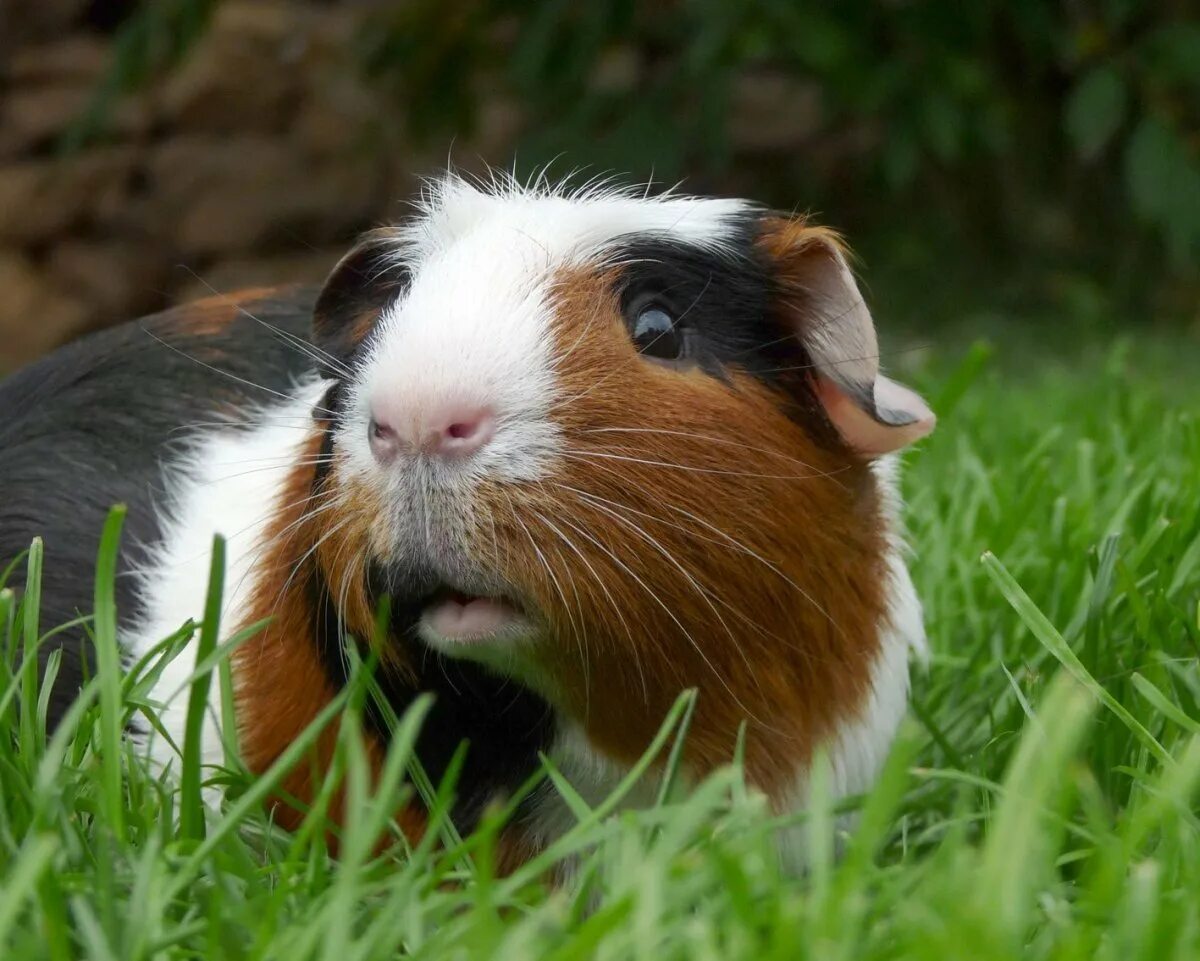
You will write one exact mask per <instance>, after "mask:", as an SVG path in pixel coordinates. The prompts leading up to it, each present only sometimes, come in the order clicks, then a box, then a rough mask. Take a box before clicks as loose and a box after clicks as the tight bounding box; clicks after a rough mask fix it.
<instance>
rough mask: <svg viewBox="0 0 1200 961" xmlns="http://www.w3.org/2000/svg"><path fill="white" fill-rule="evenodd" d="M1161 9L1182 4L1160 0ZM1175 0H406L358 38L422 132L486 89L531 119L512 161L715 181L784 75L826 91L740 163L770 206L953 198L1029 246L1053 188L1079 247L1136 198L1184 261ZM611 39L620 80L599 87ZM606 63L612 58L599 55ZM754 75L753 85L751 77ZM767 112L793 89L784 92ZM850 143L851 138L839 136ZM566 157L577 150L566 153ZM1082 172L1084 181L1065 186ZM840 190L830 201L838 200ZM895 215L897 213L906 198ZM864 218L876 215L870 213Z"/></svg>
mask: <svg viewBox="0 0 1200 961" xmlns="http://www.w3.org/2000/svg"><path fill="white" fill-rule="evenodd" d="M1172 7H1174V8H1175V9H1174V10H1173V9H1172ZM1186 10H1187V5H1186V4H1175V5H1171V4H1163V5H1159V6H1156V7H1155V8H1154V9H1153V11H1151V10H1149V9H1143V8H1142V6H1141V5H1139V4H1136V3H1130V2H1110V3H1103V4H1089V5H1085V6H1079V5H1075V6H1072V5H1060V4H1052V3H1048V2H1045V0H1017V2H1011V0H986V2H980V3H959V2H956V0H926V2H922V3H908V4H874V3H841V4H827V3H822V2H819V0H750V2H746V3H727V2H723V0H683V2H679V3H670V4H637V3H632V2H629V0H597V2H594V3H588V4H578V3H571V2H569V0H550V2H546V3H536V4H531V3H526V2H523V0H485V2H474V0H417V2H413V3H408V4H403V5H398V6H397V7H396V8H394V9H393V10H391V11H389V12H387V13H383V14H381V15H380V16H379V17H378V19H377V21H376V22H375V23H373V24H372V25H371V28H370V30H369V31H368V32H367V34H366V38H367V42H366V45H365V50H366V58H367V64H368V67H369V69H370V72H371V75H372V76H374V77H376V78H377V79H380V80H386V81H390V82H392V83H394V84H395V86H396V89H397V91H398V92H400V93H402V94H403V96H404V101H405V105H406V107H407V109H408V110H409V111H410V113H411V116H412V122H413V124H414V125H415V126H416V129H417V130H418V131H419V132H424V133H430V132H439V133H445V132H447V131H450V132H456V133H459V134H462V133H465V132H466V131H468V130H469V129H470V127H471V124H472V121H473V120H474V119H475V111H476V109H477V107H478V103H479V95H480V92H481V91H483V90H487V89H491V88H492V87H494V86H495V85H497V84H499V85H500V87H501V88H502V89H508V90H509V91H511V92H512V93H513V94H514V95H515V97H516V99H517V100H518V101H519V102H520V103H521V104H522V105H524V106H525V107H526V108H527V109H528V110H529V111H530V114H531V120H530V123H529V125H528V134H527V136H526V137H525V139H524V142H523V144H522V150H523V152H524V153H523V157H524V159H525V161H526V163H527V164H528V165H530V166H535V165H537V164H539V163H542V162H544V161H546V160H548V159H550V158H552V157H554V156H557V155H560V154H561V155H564V156H565V157H566V158H568V160H567V164H568V166H571V165H574V164H576V163H579V162H586V163H587V164H589V165H590V166H592V167H593V168H595V169H598V170H604V169H609V168H611V169H617V170H622V171H632V172H633V173H635V174H638V175H645V174H648V173H650V172H651V171H654V172H656V173H657V175H658V176H659V177H660V178H664V179H668V180H670V179H672V178H675V177H677V176H683V175H687V176H689V177H691V178H695V177H696V175H697V174H700V175H701V178H703V176H704V175H705V174H709V175H719V174H721V173H722V172H723V171H725V170H726V169H727V168H728V165H729V164H730V163H731V161H732V157H733V155H732V152H731V147H733V146H734V145H732V144H730V142H729V138H728V130H729V121H730V120H731V119H736V118H731V116H730V112H731V110H736V108H737V106H738V101H737V99H736V96H735V87H736V85H737V83H738V82H739V81H741V82H750V83H753V82H754V79H753V78H754V77H755V76H756V73H755V72H756V71H762V70H764V69H765V70H769V71H777V72H780V73H782V74H784V75H786V76H788V77H790V78H792V79H793V80H795V81H800V82H808V83H811V84H812V85H813V86H814V87H815V89H817V90H818V91H819V100H820V115H821V117H820V121H819V127H818V129H817V130H815V131H814V134H813V136H812V137H810V138H809V139H808V140H807V141H805V142H803V143H797V144H795V149H796V151H797V155H796V156H795V157H791V158H789V157H778V156H776V157H773V158H771V159H770V161H769V163H768V164H767V168H768V169H764V170H757V169H756V170H755V171H754V173H755V176H756V178H757V179H758V180H759V181H761V182H762V183H763V184H764V187H765V189H766V190H767V191H768V192H770V191H772V190H773V191H774V192H775V194H776V198H777V199H778V200H779V202H781V203H785V204H788V205H790V204H791V203H793V202H794V200H795V190H796V185H797V183H799V184H800V185H802V186H804V187H805V188H806V193H805V195H804V196H805V199H806V201H810V202H812V203H816V204H822V205H824V204H828V205H830V206H833V205H834V204H835V203H836V206H837V208H838V210H839V215H843V214H842V211H844V210H845V208H846V206H847V194H849V195H850V201H849V202H850V204H867V203H871V204H874V203H876V198H877V193H876V192H877V190H879V189H888V190H890V191H891V193H892V194H893V196H895V197H898V198H902V199H907V200H908V201H910V202H914V203H915V204H916V205H918V206H919V205H920V203H921V202H925V203H926V204H928V203H929V196H928V192H929V190H930V189H931V188H933V189H935V190H937V191H938V192H941V193H945V194H948V195H950V196H951V197H952V198H956V202H954V203H953V204H952V205H951V206H950V215H951V216H953V217H957V218H959V220H960V221H961V220H962V219H963V218H965V217H971V216H974V217H977V218H978V219H979V223H978V225H977V226H975V227H973V226H972V224H971V223H969V222H967V223H963V222H959V223H958V224H957V229H958V231H959V232H960V234H966V235H968V236H969V235H970V234H971V233H972V232H974V231H976V230H977V231H983V232H987V231H994V230H996V229H997V228H999V229H1001V230H1003V231H1004V232H1006V233H1007V235H1008V237H1009V239H1010V240H1012V241H1013V242H1016V243H1024V244H1028V243H1029V242H1030V241H1031V240H1036V238H1031V236H1030V229H1029V221H1030V220H1031V219H1036V214H1035V213H1034V208H1036V207H1037V206H1039V205H1049V206H1050V207H1051V208H1053V207H1056V206H1058V205H1062V204H1066V205H1067V207H1066V212H1067V213H1068V214H1069V215H1072V216H1074V217H1076V219H1077V220H1078V222H1079V227H1080V229H1079V230H1077V231H1076V232H1074V233H1072V235H1071V236H1070V238H1068V239H1067V241H1066V243H1067V244H1073V245H1089V244H1090V245H1091V246H1092V249H1093V252H1099V253H1101V255H1102V254H1103V250H1102V248H1101V244H1100V243H1096V238H1094V237H1092V236H1090V235H1089V230H1088V227H1089V226H1090V225H1091V223H1092V222H1093V221H1095V220H1096V218H1097V213H1098V211H1097V209H1096V207H1097V205H1098V204H1100V205H1104V204H1111V205H1112V207H1111V209H1110V210H1109V211H1108V212H1107V213H1108V217H1107V218H1106V219H1103V223H1104V224H1105V225H1106V226H1107V227H1108V228H1109V229H1108V231H1107V236H1104V237H1103V238H1102V243H1104V244H1109V245H1110V246H1111V241H1110V240H1109V238H1110V237H1111V236H1112V234H1113V232H1114V231H1120V232H1121V233H1123V234H1128V233H1129V226H1130V225H1129V224H1128V223H1127V222H1125V221H1126V219H1127V218H1126V213H1127V212H1128V211H1132V212H1133V214H1134V215H1135V216H1136V217H1137V218H1138V219H1140V220H1141V221H1142V222H1143V223H1144V224H1145V225H1146V226H1147V227H1148V228H1150V230H1151V231H1152V232H1153V233H1154V234H1155V235H1157V236H1158V237H1159V238H1160V239H1161V241H1162V242H1163V243H1164V244H1165V246H1166V247H1167V249H1168V250H1169V252H1170V254H1171V256H1172V258H1173V262H1174V263H1175V265H1176V266H1177V267H1180V268H1186V267H1189V266H1190V267H1192V268H1194V267H1195V266H1196V265H1197V264H1200V23H1197V22H1195V21H1194V20H1191V21H1189V20H1188V19H1187V12H1186ZM618 52H623V54H624V55H625V57H626V62H627V65H628V70H627V74H628V75H627V76H625V77H624V78H623V79H622V78H620V77H618V78H616V79H615V80H613V81H611V82H606V81H605V80H604V77H605V76H606V71H605V66H606V64H609V65H611V62H612V59H613V57H614V55H615V54H617V53H618ZM608 72H609V73H611V71H608ZM747 78H749V79H747ZM780 107H781V109H788V107H789V105H788V104H787V103H786V102H784V103H781V104H780ZM848 140H849V141H856V142H858V144H859V147H858V148H857V149H850V150H846V149H844V148H843V147H840V146H839V145H844V144H845V143H846V142H847V141H848ZM580 158H586V160H585V161H581V159H580ZM1077 183H1078V184H1079V185H1080V186H1079V187H1076V186H1074V185H1075V184H1077ZM835 198H836V199H835ZM906 213H907V211H906ZM872 216H874V217H875V218H876V219H879V218H880V217H881V216H882V217H883V218H886V214H883V215H881V214H880V213H879V212H878V211H876V212H875V213H874V214H873V215H872Z"/></svg>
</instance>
